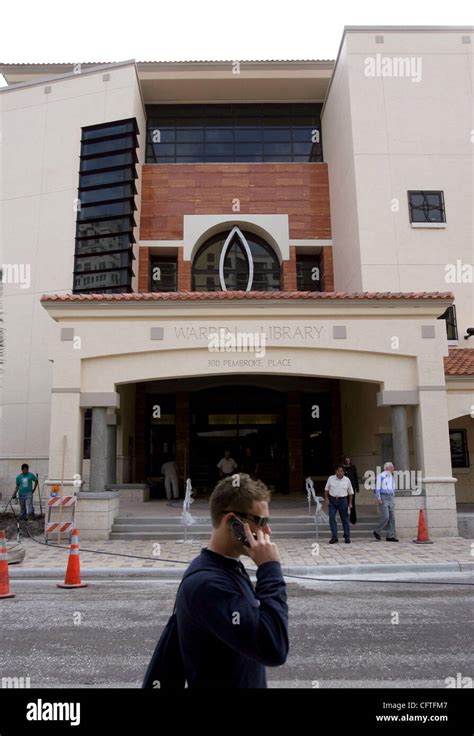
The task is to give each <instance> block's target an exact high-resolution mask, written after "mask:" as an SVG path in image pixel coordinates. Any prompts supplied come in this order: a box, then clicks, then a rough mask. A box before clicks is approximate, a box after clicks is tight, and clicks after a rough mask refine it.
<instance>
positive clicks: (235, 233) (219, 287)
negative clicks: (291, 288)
mask: <svg viewBox="0 0 474 736" xmlns="http://www.w3.org/2000/svg"><path fill="white" fill-rule="evenodd" d="M192 277H193V285H192V288H193V291H278V290H279V289H280V263H279V260H278V257H277V255H276V253H275V252H274V250H273V249H272V247H271V246H270V245H269V244H268V243H267V242H266V241H265V240H264V239H263V238H261V237H260V236H258V235H255V233H251V232H248V231H246V230H240V228H238V227H234V228H232V229H231V230H226V231H224V232H220V233H217V234H216V235H213V236H212V237H211V238H209V239H208V240H206V242H205V243H203V244H202V245H201V247H200V248H199V250H198V252H197V254H196V257H195V259H194V262H193V270H192Z"/></svg>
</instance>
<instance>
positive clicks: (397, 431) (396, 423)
mask: <svg viewBox="0 0 474 736" xmlns="http://www.w3.org/2000/svg"><path fill="white" fill-rule="evenodd" d="M392 438H393V455H394V457H393V464H394V465H395V470H409V466H410V459H409V448H408V425H407V411H406V406H402V405H400V406H392Z"/></svg>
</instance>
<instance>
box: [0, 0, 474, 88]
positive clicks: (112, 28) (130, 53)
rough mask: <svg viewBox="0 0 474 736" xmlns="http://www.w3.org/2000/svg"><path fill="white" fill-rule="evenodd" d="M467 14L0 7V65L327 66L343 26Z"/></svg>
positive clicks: (261, 7)
mask: <svg viewBox="0 0 474 736" xmlns="http://www.w3.org/2000/svg"><path fill="white" fill-rule="evenodd" d="M472 6H473V3H472V0H471V2H468V1H466V0H450V1H449V2H439V3H438V2H432V0H418V2H414V0H397V1H396V2H383V0H379V1H378V2H373V1H372V2H369V0H329V2H327V3H322V2H317V0H284V1H283V0H234V1H232V0H168V1H167V2H162V1H161V0H155V1H153V0H127V1H126V2H124V1H123V0H113V1H111V0H93V1H92V0H80V2H77V3H72V2H65V0H41V1H40V2H38V0H36V1H35V2H31V0H26V2H13V3H6V4H4V5H3V9H2V12H1V15H0V21H1V27H0V62H2V63H14V62H16V63H19V62H23V63H25V62H36V63H45V62H67V63H78V62H85V61H96V62H112V61H123V60H125V59H135V60H136V61H176V60H181V61H182V60H193V59H195V60H206V59H209V60H216V59H225V60H241V61H243V60H249V59H335V58H336V55H337V50H338V47H339V42H340V39H341V35H342V30H343V27H344V25H375V26H379V25H474V11H473V10H472ZM0 79H1V77H0Z"/></svg>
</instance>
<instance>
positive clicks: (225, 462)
mask: <svg viewBox="0 0 474 736" xmlns="http://www.w3.org/2000/svg"><path fill="white" fill-rule="evenodd" d="M216 467H217V469H218V470H219V475H220V477H221V478H228V477H229V475H232V474H233V473H235V471H236V470H237V467H238V465H237V463H236V462H235V460H234V458H233V457H232V456H231V454H230V450H224V457H223V458H222V459H221V460H219V462H218V463H217V465H216Z"/></svg>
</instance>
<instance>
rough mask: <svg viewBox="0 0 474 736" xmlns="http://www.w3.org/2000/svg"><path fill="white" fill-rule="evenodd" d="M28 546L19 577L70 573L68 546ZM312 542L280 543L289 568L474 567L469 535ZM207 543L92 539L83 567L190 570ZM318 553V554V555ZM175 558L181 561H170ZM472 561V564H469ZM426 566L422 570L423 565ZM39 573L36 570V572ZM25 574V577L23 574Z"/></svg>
mask: <svg viewBox="0 0 474 736" xmlns="http://www.w3.org/2000/svg"><path fill="white" fill-rule="evenodd" d="M21 542H22V544H23V545H24V547H25V550H26V555H25V559H24V561H23V563H22V564H21V565H10V568H9V569H10V574H11V575H12V577H16V571H17V570H18V571H19V570H20V569H21V570H23V571H27V570H32V571H33V570H38V571H45V572H46V570H51V569H52V568H54V569H56V570H63V571H64V572H65V570H66V565H67V558H68V550H67V549H58V548H55V545H54V544H52V543H51V542H50V543H49V544H48V545H47V546H43V545H40V544H38V543H36V542H34V541H33V540H31V539H22V540H21ZM312 544H313V543H312V541H311V540H309V539H304V540H300V541H293V540H287V539H282V540H279V541H278V548H279V550H280V555H281V561H282V565H283V566H284V567H285V568H287V569H290V568H295V569H296V568H302V567H311V568H314V567H315V566H316V567H324V568H326V567H327V566H331V567H333V568H334V570H336V569H337V568H338V567H340V566H344V567H345V566H355V567H359V566H361V565H362V566H366V565H369V566H374V569H376V568H377V567H379V566H380V565H388V566H396V567H397V568H398V567H400V566H405V565H406V566H407V569H408V568H409V567H412V566H413V565H421V566H423V565H427V566H428V567H431V566H436V565H442V564H444V565H446V564H447V563H457V564H463V565H464V563H468V564H467V565H466V566H465V569H469V567H470V566H471V565H473V567H474V543H473V542H472V541H471V540H469V539H464V538H462V537H449V538H444V539H437V540H436V541H435V542H434V543H433V544H427V545H417V544H413V542H412V541H411V540H400V542H399V543H398V544H397V543H395V544H394V543H389V542H385V541H381V542H376V541H375V540H374V541H373V542H372V541H354V542H352V543H351V544H344V543H342V542H339V544H337V545H336V544H334V545H329V544H328V543H327V541H322V542H320V544H319V548H318V547H317V546H316V547H313V546H312ZM206 545H207V541H194V542H191V543H186V544H179V543H177V542H174V541H169V542H167V541H165V542H162V543H161V544H160V547H159V549H158V550H157V551H159V553H160V554H159V556H155V555H154V554H153V551H154V548H153V544H152V543H150V542H149V541H146V540H135V541H103V542H87V541H84V542H83V543H81V540H80V538H79V546H80V559H81V570H82V571H87V570H88V569H90V570H92V569H94V570H97V569H98V568H100V569H103V570H104V571H109V572H110V573H111V572H112V571H113V570H118V571H120V570H123V571H125V570H126V569H129V570H130V569H135V570H137V571H138V570H140V569H141V570H143V572H145V571H146V570H150V569H160V568H161V569H163V568H168V569H170V568H171V569H173V568H178V569H180V570H184V569H185V567H186V565H185V564H182V563H187V562H189V561H191V560H192V559H193V558H194V557H196V555H198V554H199V552H200V550H201V549H202V547H204V546H206ZM85 550H96V551H97V554H94V553H92V552H86V551H85ZM104 552H108V553H111V552H113V553H115V554H114V555H110V556H109V555H108V554H104ZM313 552H314V554H313ZM118 554H124V555H132V556H136V557H125V556H124V557H122V556H115V555H118ZM137 557H138V558H139V557H149V558H152V559H136V558H137ZM168 560H175V561H179V562H168ZM241 560H242V562H243V563H244V564H245V565H246V567H248V568H249V570H250V569H255V565H254V563H253V562H252V561H251V560H250V558H248V557H245V556H242V558H241ZM469 563H471V565H470V564H469ZM420 569H421V568H420ZM32 574H34V573H32ZM22 576H23V575H22Z"/></svg>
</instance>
